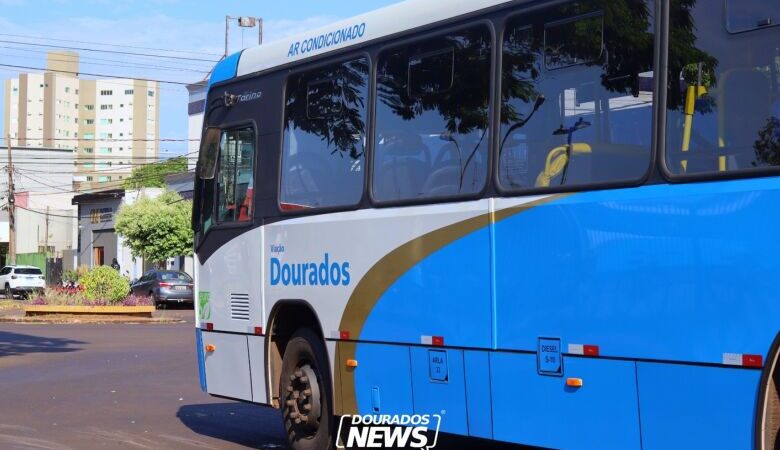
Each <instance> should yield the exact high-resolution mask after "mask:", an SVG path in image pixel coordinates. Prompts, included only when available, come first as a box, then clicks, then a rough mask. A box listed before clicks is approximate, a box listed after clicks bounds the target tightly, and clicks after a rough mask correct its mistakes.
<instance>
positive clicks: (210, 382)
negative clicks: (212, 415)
mask: <svg viewBox="0 0 780 450" xmlns="http://www.w3.org/2000/svg"><path fill="white" fill-rule="evenodd" d="M203 346H204V351H205V356H206V384H207V386H208V392H209V394H212V395H220V396H223V397H229V398H235V399H239V400H247V401H252V383H251V381H250V375H249V358H248V354H249V347H248V344H247V337H246V336H243V335H237V334H224V333H210V332H207V331H204V332H203Z"/></svg>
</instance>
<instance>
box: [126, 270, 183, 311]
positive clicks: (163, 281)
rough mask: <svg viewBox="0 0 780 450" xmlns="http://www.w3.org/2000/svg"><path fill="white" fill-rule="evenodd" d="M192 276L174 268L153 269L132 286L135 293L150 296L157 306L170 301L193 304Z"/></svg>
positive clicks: (131, 288) (131, 289)
mask: <svg viewBox="0 0 780 450" xmlns="http://www.w3.org/2000/svg"><path fill="white" fill-rule="evenodd" d="M192 286H193V283H192V277H190V276H189V275H187V274H186V273H184V272H178V271H174V270H151V271H149V272H146V273H145V274H144V276H142V277H141V278H139V279H138V280H137V281H136V282H135V283H133V284H132V285H131V286H130V291H131V292H132V293H133V294H134V295H140V296H149V297H152V300H154V304H155V306H157V307H161V306H164V305H166V304H170V303H177V304H178V303H188V304H190V305H191V304H192V302H193V298H194V297H193V294H192Z"/></svg>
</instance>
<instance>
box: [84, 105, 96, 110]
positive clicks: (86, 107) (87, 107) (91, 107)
mask: <svg viewBox="0 0 780 450" xmlns="http://www.w3.org/2000/svg"><path fill="white" fill-rule="evenodd" d="M84 109H85V110H87V111H94V110H95V105H84Z"/></svg>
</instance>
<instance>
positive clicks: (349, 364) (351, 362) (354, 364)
mask: <svg viewBox="0 0 780 450" xmlns="http://www.w3.org/2000/svg"><path fill="white" fill-rule="evenodd" d="M357 366H358V362H357V360H356V359H348V360H347V367H352V368H355V367H357Z"/></svg>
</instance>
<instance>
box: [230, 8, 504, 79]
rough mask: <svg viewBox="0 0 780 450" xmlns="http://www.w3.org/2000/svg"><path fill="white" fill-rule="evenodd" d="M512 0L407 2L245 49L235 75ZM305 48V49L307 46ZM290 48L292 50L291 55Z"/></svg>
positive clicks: (438, 21) (267, 67)
mask: <svg viewBox="0 0 780 450" xmlns="http://www.w3.org/2000/svg"><path fill="white" fill-rule="evenodd" d="M511 1H512V0H407V1H404V2H400V3H396V4H394V5H390V6H387V7H385V8H381V9H378V10H376V11H371V12H369V13H366V14H363V15H359V16H355V17H352V18H349V19H345V20H341V21H339V22H336V23H334V24H331V25H328V26H325V27H322V28H319V29H316V30H312V31H309V32H306V33H302V34H298V35H295V36H291V37H288V38H285V39H281V40H278V41H275V42H271V43H268V44H265V45H261V46H257V47H253V48H249V49H246V50H244V52H243V53H242V54H241V58H240V60H239V62H238V71H237V74H236V75H237V76H241V75H247V74H251V73H256V72H262V71H265V70H268V69H272V68H274V67H278V66H282V65H284V64H289V63H292V62H296V61H302V60H305V59H308V58H311V57H314V56H318V55H322V54H325V53H328V52H331V51H334V50H341V49H344V48H348V47H352V46H356V45H360V44H364V43H366V42H370V41H373V40H376V39H380V38H383V37H387V36H392V35H394V34H397V33H402V32H404V31H409V30H413V29H415V28H418V27H422V26H427V25H431V24H436V23H440V22H443V21H446V20H451V19H454V18H457V17H459V16H463V15H466V14H469V13H472V12H476V11H480V10H483V9H486V8H491V7H494V6H499V5H503V4H508V3H511ZM363 25H364V27H365V29H364V31H363V33H362V34H361V35H360V37H357V38H350V39H347V40H343V41H341V42H339V43H335V44H334V43H331V45H327V46H322V47H321V48H319V49H314V50H312V51H304V52H302V51H301V46H300V45H299V46H298V51H297V52H296V51H294V50H295V46H296V44H300V43H302V42H306V41H309V40H310V39H318V38H319V37H320V36H323V37H324V36H328V35H329V34H331V33H334V32H338V31H340V30H346V29H353V28H354V27H356V26H363ZM307 47H308V46H307ZM291 49H292V50H293V51H292V52H291Z"/></svg>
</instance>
